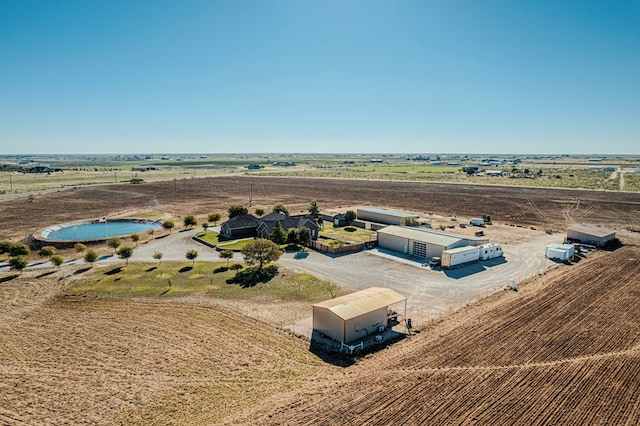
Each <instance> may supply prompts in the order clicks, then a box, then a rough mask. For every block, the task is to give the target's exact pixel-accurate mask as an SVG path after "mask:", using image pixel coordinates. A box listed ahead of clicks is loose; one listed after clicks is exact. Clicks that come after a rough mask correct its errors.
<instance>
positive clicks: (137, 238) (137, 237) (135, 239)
mask: <svg viewBox="0 0 640 426" xmlns="http://www.w3.org/2000/svg"><path fill="white" fill-rule="evenodd" d="M131 241H133V242H134V243H136V247H138V242H139V241H140V235H139V234H136V233H133V234H131Z"/></svg>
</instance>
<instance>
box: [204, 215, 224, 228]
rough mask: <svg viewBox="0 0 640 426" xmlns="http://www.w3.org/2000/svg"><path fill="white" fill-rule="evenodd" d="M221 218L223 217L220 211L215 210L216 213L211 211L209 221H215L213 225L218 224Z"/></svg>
mask: <svg viewBox="0 0 640 426" xmlns="http://www.w3.org/2000/svg"><path fill="white" fill-rule="evenodd" d="M221 218H222V215H221V214H220V213H218V212H215V213H210V214H209V217H208V218H207V219H208V220H209V222H212V223H213V226H216V224H217V223H218V221H219V220H220V219H221Z"/></svg>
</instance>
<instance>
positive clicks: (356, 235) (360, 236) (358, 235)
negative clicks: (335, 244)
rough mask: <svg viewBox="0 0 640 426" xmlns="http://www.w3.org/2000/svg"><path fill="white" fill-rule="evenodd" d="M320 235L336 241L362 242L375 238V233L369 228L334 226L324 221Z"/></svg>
mask: <svg viewBox="0 0 640 426" xmlns="http://www.w3.org/2000/svg"><path fill="white" fill-rule="evenodd" d="M320 235H322V236H324V237H327V238H332V239H334V240H338V241H349V242H351V243H364V242H368V241H371V240H375V239H376V235H377V233H376V231H372V230H370V229H362V228H358V227H355V226H341V227H335V228H334V226H333V225H332V224H331V223H329V222H325V225H324V229H323V230H321V231H320Z"/></svg>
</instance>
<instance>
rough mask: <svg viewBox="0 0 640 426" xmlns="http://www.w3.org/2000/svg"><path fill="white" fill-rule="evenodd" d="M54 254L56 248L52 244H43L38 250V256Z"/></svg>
mask: <svg viewBox="0 0 640 426" xmlns="http://www.w3.org/2000/svg"><path fill="white" fill-rule="evenodd" d="M54 254H56V248H55V247H54V246H44V247H42V248H41V249H40V251H39V252H38V255H39V256H40V257H51V256H53V255H54Z"/></svg>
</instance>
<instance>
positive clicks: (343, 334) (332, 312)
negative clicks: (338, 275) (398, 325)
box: [313, 287, 407, 343]
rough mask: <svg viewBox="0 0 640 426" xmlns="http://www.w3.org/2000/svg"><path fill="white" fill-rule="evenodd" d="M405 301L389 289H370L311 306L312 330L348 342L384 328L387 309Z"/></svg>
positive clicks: (386, 320) (386, 323) (386, 322)
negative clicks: (380, 327) (381, 327)
mask: <svg viewBox="0 0 640 426" xmlns="http://www.w3.org/2000/svg"><path fill="white" fill-rule="evenodd" d="M406 300H407V298H406V297H404V296H403V295H401V294H398V293H396V292H395V291H393V290H391V289H388V288H380V287H370V288H367V289H365V290H361V291H356V292H355V293H350V294H347V295H345V296H341V297H336V298H335V299H330V300H325V301H324V302H320V303H316V304H314V305H313V329H314V330H315V331H318V332H320V333H322V334H324V335H325V336H328V337H331V338H333V339H335V340H336V341H338V342H342V343H349V342H353V341H354V340H356V339H358V338H363V337H366V336H367V335H369V334H370V333H375V332H376V331H377V329H378V327H379V326H384V327H387V325H388V311H389V306H390V305H393V304H395V303H399V302H403V301H404V302H405V317H406Z"/></svg>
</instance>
